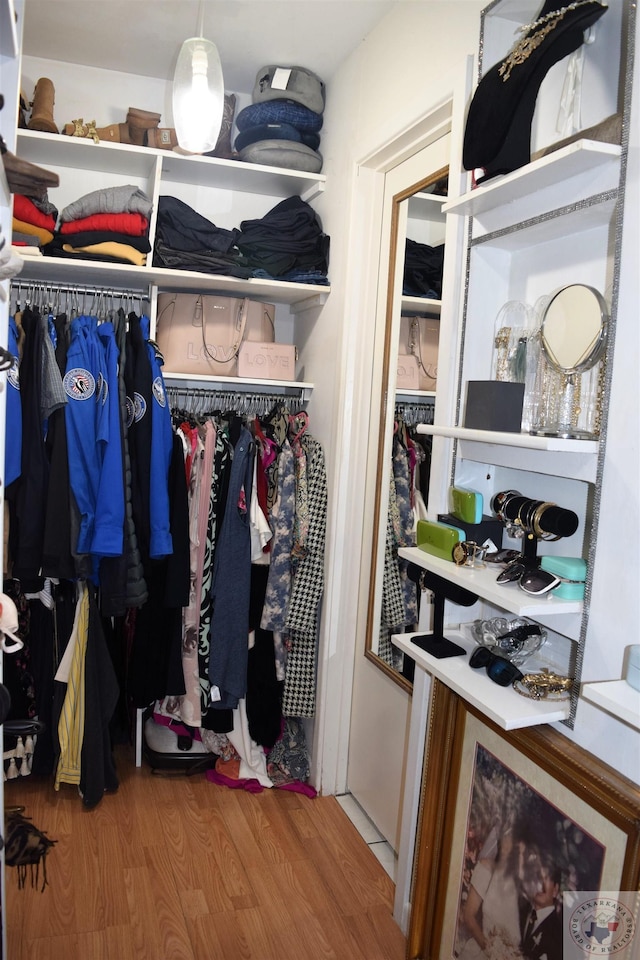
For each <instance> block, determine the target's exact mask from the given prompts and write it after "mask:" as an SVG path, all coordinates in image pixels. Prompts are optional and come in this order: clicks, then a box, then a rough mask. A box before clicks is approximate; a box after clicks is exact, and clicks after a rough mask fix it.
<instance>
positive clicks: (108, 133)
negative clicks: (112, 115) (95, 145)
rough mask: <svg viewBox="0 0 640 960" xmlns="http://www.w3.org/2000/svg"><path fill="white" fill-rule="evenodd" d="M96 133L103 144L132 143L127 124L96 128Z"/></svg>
mask: <svg viewBox="0 0 640 960" xmlns="http://www.w3.org/2000/svg"><path fill="white" fill-rule="evenodd" d="M96 133H97V134H98V136H99V137H100V140H101V141H102V142H103V143H132V142H133V141H132V139H131V132H130V130H129V124H128V123H112V124H110V125H109V126H108V127H98V128H97V130H96Z"/></svg>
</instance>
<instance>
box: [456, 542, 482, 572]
mask: <svg viewBox="0 0 640 960" xmlns="http://www.w3.org/2000/svg"><path fill="white" fill-rule="evenodd" d="M486 554H487V550H486V547H481V546H480V545H479V544H477V543H474V542H473V540H458V542H457V543H454V545H453V548H452V550H451V557H452V559H453V562H454V563H455V564H457V565H458V566H459V567H464V566H469V567H472V566H473V565H474V563H481V562H482V561H483V560H484V558H485V556H486Z"/></svg>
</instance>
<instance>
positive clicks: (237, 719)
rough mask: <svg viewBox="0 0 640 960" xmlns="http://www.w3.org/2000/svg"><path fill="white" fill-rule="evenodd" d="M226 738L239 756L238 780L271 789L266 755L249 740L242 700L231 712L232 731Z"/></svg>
mask: <svg viewBox="0 0 640 960" xmlns="http://www.w3.org/2000/svg"><path fill="white" fill-rule="evenodd" d="M227 736H228V738H229V740H230V742H231V743H232V744H233V746H234V747H235V748H236V750H237V752H238V753H239V755H240V772H239V777H240V779H241V780H257V781H258V782H259V783H260V784H261V785H262V786H263V787H272V786H273V783H272V781H271V780H270V779H269V777H268V776H267V757H266V754H265V752H264V750H263V749H262V747H259V746H258V744H257V743H256V742H255V741H254V740H252V739H251V734H250V733H249V721H248V719H247V708H246V703H245V701H244V700H240V701H239V702H238V706H237V708H236V709H235V710H234V711H233V730H232V731H231V733H228V734H227Z"/></svg>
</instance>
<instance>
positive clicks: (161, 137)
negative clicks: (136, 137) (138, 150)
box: [147, 127, 178, 150]
mask: <svg viewBox="0 0 640 960" xmlns="http://www.w3.org/2000/svg"><path fill="white" fill-rule="evenodd" d="M147 146H148V147H155V149H156V150H173V148H174V147H177V146H178V138H177V136H176V131H175V130H174V128H173V127H159V128H158V129H157V130H147Z"/></svg>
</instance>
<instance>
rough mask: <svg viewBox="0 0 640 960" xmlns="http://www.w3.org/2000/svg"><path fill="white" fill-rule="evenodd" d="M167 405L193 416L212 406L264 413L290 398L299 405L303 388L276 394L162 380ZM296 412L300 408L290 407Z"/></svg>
mask: <svg viewBox="0 0 640 960" xmlns="http://www.w3.org/2000/svg"><path fill="white" fill-rule="evenodd" d="M165 388H166V391H167V396H168V398H169V406H170V407H171V409H172V410H182V411H186V412H189V413H192V414H193V415H194V416H205V415H206V414H207V412H210V411H213V410H221V409H224V410H235V411H237V412H238V413H241V414H245V415H247V416H265V414H267V413H268V412H269V411H270V410H271V409H272V408H273V407H274V406H276V405H277V404H282V405H284V406H286V407H288V406H289V403H290V401H291V400H293V401H298V405H301V402H302V400H303V394H304V391H303V390H300V391H299V392H298V394H296V395H290V394H289V395H286V396H283V395H281V394H280V395H277V394H273V393H268V392H267V391H256V390H247V391H240V390H233V389H232V388H229V389H218V388H213V387H212V388H211V389H202V388H198V387H186V386H185V387H179V386H175V385H173V384H172V385H168V384H165ZM292 412H294V413H298V412H299V409H296V410H295V411H292Z"/></svg>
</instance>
